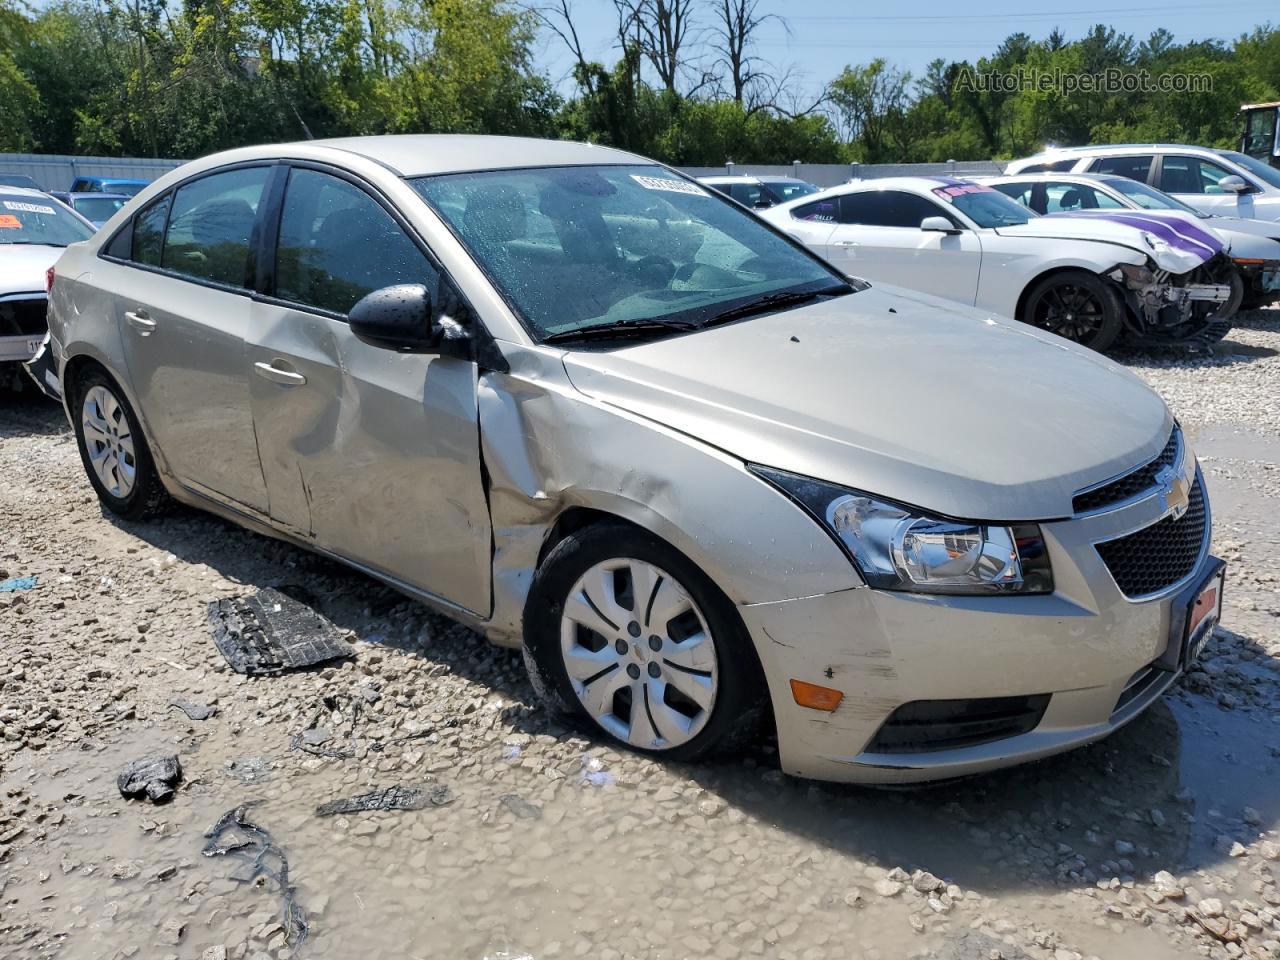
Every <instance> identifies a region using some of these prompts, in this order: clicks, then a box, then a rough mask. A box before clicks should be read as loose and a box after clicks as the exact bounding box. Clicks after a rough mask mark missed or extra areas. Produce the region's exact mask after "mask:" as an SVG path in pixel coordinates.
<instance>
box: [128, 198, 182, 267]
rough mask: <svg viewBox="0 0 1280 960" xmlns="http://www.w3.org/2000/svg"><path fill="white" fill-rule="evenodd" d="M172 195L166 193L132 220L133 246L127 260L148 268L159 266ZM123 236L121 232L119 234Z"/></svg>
mask: <svg viewBox="0 0 1280 960" xmlns="http://www.w3.org/2000/svg"><path fill="white" fill-rule="evenodd" d="M172 199H173V194H171V193H167V194H165V195H164V196H163V197H162V198H161V199H159V200H157V201H156V202H155V203H153V204H151V206H149V207H147V209H145V210H143V211H142V212H141V213H140V214H138V215H137V216H136V217H134V218H133V245H132V248H131V250H130V254H129V259H130V260H132V261H133V262H134V263H142V264H146V265H147V266H149V267H158V266H160V251H161V250H163V249H164V225H165V221H167V220H168V219H169V203H170V201H171V200H172ZM121 235H122V236H123V232H122V234H121Z"/></svg>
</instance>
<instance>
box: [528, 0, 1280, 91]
mask: <svg viewBox="0 0 1280 960" xmlns="http://www.w3.org/2000/svg"><path fill="white" fill-rule="evenodd" d="M571 2H572V4H573V11H574V15H575V16H574V19H575V23H576V25H577V28H578V34H579V36H580V37H581V38H582V41H583V43H584V44H585V45H586V47H587V53H588V56H589V57H592V58H594V59H598V60H600V61H602V62H604V63H606V64H609V65H610V66H612V64H613V63H614V62H615V61H616V60H617V50H616V49H613V38H614V33H615V31H616V23H617V18H616V15H615V13H614V8H613V4H612V3H611V2H610V0H571ZM1114 2H1115V6H1112V7H1110V8H1106V7H1104V6H1103V5H1102V4H1101V3H1100V2H1099V0H1079V8H1078V9H1077V8H1076V7H1075V6H1072V5H1069V4H1063V3H1062V2H1061V0H1058V2H1054V0H1028V2H1025V3H1014V2H1012V0H967V2H966V3H965V4H963V12H961V9H960V5H958V4H956V3H955V2H954V0H950V2H944V0H916V2H914V3H912V4H909V5H907V6H906V7H905V8H902V7H899V8H897V11H899V12H895V8H894V6H893V5H883V6H881V5H878V4H867V5H863V4H857V5H855V4H836V3H832V2H831V0H825V2H824V0H760V6H759V10H760V12H762V13H772V14H777V15H779V16H782V17H784V18H785V26H784V25H783V24H782V23H779V22H777V21H770V22H769V23H768V24H767V25H765V26H764V27H762V28H761V31H760V34H759V38H760V42H759V45H758V49H757V50H756V53H757V55H758V56H760V57H761V58H763V59H764V60H765V61H766V62H767V63H768V64H770V65H771V66H772V68H773V71H772V72H777V73H782V72H784V71H786V70H787V69H788V68H792V69H793V70H794V72H795V73H796V75H797V77H798V80H797V86H798V87H799V88H800V89H799V91H798V92H800V93H803V94H805V95H809V96H814V95H816V94H817V93H819V92H820V91H821V90H822V88H823V86H824V85H825V84H826V82H827V81H828V80H830V79H831V78H832V77H834V76H835V75H836V74H838V73H839V72H840V70H841V69H842V68H843V67H844V66H845V65H846V64H850V63H866V62H868V61H870V60H874V59H875V58H876V57H884V58H885V59H886V60H888V61H889V62H890V63H892V64H894V65H895V66H898V67H901V68H903V69H906V70H910V71H911V73H912V74H913V75H915V76H919V75H922V74H923V73H924V69H925V67H926V65H927V64H928V63H929V61H930V60H933V59H935V58H937V57H942V58H943V59H946V60H970V61H973V60H976V59H977V58H978V57H981V56H985V55H988V54H990V53H992V52H993V51H994V50H995V48H996V47H997V46H998V45H999V43H1000V41H1001V40H1003V39H1004V38H1005V37H1006V36H1008V35H1009V34H1010V33H1015V32H1018V31H1022V32H1024V33H1028V34H1030V35H1031V36H1032V37H1034V38H1040V37H1043V36H1046V35H1047V34H1048V33H1049V32H1050V31H1052V30H1053V28H1054V27H1058V28H1060V29H1061V30H1062V32H1063V33H1064V34H1065V35H1066V36H1067V38H1068V39H1075V38H1077V37H1079V36H1081V35H1082V34H1084V33H1085V32H1086V31H1087V30H1088V29H1089V28H1090V27H1091V26H1092V25H1093V24H1095V23H1105V24H1107V25H1108V26H1110V27H1114V28H1115V29H1116V30H1118V31H1120V32H1122V33H1129V34H1132V35H1133V36H1134V37H1135V38H1137V39H1138V40H1143V39H1146V37H1147V36H1148V35H1149V34H1150V33H1151V31H1152V30H1155V29H1156V28H1158V27H1164V28H1165V29H1166V30H1169V31H1170V32H1171V33H1173V34H1174V36H1175V37H1176V38H1177V39H1178V40H1180V41H1186V40H1199V39H1205V38H1207V37H1213V38H1217V39H1221V40H1227V41H1230V40H1234V39H1235V38H1236V37H1238V36H1239V35H1240V34H1243V33H1247V32H1249V31H1250V30H1252V29H1253V28H1254V27H1257V26H1260V25H1262V24H1265V23H1266V22H1267V20H1268V17H1269V16H1275V15H1276V13H1277V7H1276V3H1275V0H1231V2H1229V3H1223V4H1212V3H1206V2H1203V0H1201V2H1189V0H1169V2H1168V3H1164V4H1157V3H1154V2H1152V0H1114ZM708 12H709V11H707V12H704V14H703V22H704V24H705V23H708V22H709V19H708V16H707V13H708ZM538 54H539V56H538V61H539V63H540V65H542V66H543V67H545V68H546V69H547V71H548V72H549V73H550V74H551V76H552V78H553V79H554V80H556V81H557V82H558V84H559V85H560V87H561V90H562V92H565V93H569V92H571V91H572V79H571V78H570V76H569V71H570V69H571V66H572V62H573V61H572V57H571V56H570V55H569V54H568V52H567V51H566V49H565V47H564V44H563V43H562V42H561V41H560V40H559V39H558V38H556V37H554V36H551V35H544V37H543V39H542V40H541V44H540V49H539V51H538Z"/></svg>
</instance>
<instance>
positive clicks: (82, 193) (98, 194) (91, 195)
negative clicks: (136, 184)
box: [67, 190, 133, 200]
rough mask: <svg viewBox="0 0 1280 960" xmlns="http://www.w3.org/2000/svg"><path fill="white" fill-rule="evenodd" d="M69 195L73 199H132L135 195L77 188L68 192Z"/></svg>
mask: <svg viewBox="0 0 1280 960" xmlns="http://www.w3.org/2000/svg"><path fill="white" fill-rule="evenodd" d="M67 196H68V197H70V198H71V199H72V200H76V199H79V198H80V197H84V198H86V199H90V200H132V199H133V197H131V196H129V195H128V194H127V193H108V192H107V191H105V190H77V191H75V192H74V193H68V194H67Z"/></svg>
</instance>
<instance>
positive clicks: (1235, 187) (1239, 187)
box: [1218, 173, 1253, 193]
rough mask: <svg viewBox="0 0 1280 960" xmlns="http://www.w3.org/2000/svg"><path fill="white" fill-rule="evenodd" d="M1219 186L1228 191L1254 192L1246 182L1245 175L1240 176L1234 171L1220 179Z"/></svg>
mask: <svg viewBox="0 0 1280 960" xmlns="http://www.w3.org/2000/svg"><path fill="white" fill-rule="evenodd" d="M1218 186H1219V187H1221V188H1222V189H1223V190H1224V191H1225V192H1227V193H1252V192H1253V191H1252V190H1251V189H1250V187H1249V184H1248V183H1246V182H1245V179H1244V177H1238V176H1236V175H1235V174H1234V173H1232V174H1228V175H1227V176H1225V177H1223V178H1222V179H1221V180H1219V181H1218Z"/></svg>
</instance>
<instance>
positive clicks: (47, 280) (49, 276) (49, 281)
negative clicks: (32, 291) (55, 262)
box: [44, 267, 57, 293]
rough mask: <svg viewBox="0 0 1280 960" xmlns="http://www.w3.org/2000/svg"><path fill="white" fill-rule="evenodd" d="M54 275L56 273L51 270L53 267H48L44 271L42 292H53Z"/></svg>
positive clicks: (55, 275)
mask: <svg viewBox="0 0 1280 960" xmlns="http://www.w3.org/2000/svg"><path fill="white" fill-rule="evenodd" d="M56 277H57V274H55V273H54V272H53V267H50V268H49V269H48V270H46V271H45V272H44V292H45V293H53V281H54V279H55V278H56Z"/></svg>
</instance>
